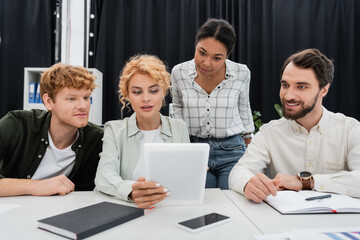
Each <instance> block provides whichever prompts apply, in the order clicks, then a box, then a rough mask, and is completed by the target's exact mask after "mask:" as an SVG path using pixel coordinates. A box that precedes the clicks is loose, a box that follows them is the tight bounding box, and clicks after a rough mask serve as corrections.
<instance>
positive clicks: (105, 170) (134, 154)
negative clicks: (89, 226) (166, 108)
mask: <svg viewBox="0 0 360 240" xmlns="http://www.w3.org/2000/svg"><path fill="white" fill-rule="evenodd" d="M169 87H170V75H169V73H168V72H167V71H166V66H165V65H164V63H163V62H162V61H161V60H160V59H159V58H157V57H156V56H151V55H136V56H134V57H132V58H130V60H129V61H128V62H127V64H126V65H125V67H124V69H123V71H122V74H121V77H120V83H119V89H120V90H119V94H120V101H121V102H122V103H123V108H122V110H123V109H124V107H125V106H126V107H129V105H131V107H132V109H133V110H134V112H135V113H134V114H133V115H132V116H130V117H129V118H125V119H123V120H116V121H109V122H107V123H106V124H105V127H104V131H105V133H104V138H103V150H102V153H101V154H100V157H101V158H100V162H99V166H98V169H97V173H96V178H95V184H96V188H97V189H98V190H99V191H101V192H104V193H106V194H109V195H112V196H115V197H117V198H119V199H122V200H125V201H134V202H135V203H136V204H137V205H138V207H140V208H148V207H150V206H152V205H154V204H156V203H158V202H160V201H162V200H163V199H164V198H165V197H166V196H168V195H169V194H170V192H169V191H168V189H166V188H163V187H161V185H160V184H159V183H156V182H150V181H146V179H145V178H144V177H143V176H144V173H145V167H144V166H145V164H144V156H143V146H144V144H145V143H150V142H155V143H172V142H178V143H179V142H189V135H188V131H187V127H186V125H185V123H184V122H183V121H181V120H176V119H172V118H169V117H165V116H162V115H161V114H160V109H161V107H162V104H163V102H164V97H165V96H166V93H167V91H168V89H169Z"/></svg>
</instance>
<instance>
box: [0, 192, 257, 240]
mask: <svg viewBox="0 0 360 240" xmlns="http://www.w3.org/2000/svg"><path fill="white" fill-rule="evenodd" d="M102 201H109V202H117V203H123V204H126V205H131V204H130V203H125V202H123V201H121V200H117V199H114V198H112V197H109V196H107V195H104V194H102V193H99V192H72V193H70V194H68V195H65V196H49V197H34V196H20V197H1V198H0V204H19V205H21V206H20V207H18V208H15V209H13V210H10V211H8V212H6V213H4V214H1V215H0V238H1V239H11V240H13V239H21V240H22V239H26V240H29V239H36V240H39V239H46V240H48V239H65V238H63V237H60V236H57V235H55V234H53V233H49V232H46V231H44V230H41V229H38V228H37V226H38V223H37V220H39V219H42V218H46V217H50V216H53V215H56V214H60V213H63V212H67V211H71V210H74V209H77V208H81V207H84V206H88V205H91V204H94V203H98V202H102ZM210 212H218V213H221V214H224V215H227V216H230V217H231V218H232V222H230V223H226V224H224V225H221V226H218V227H215V228H212V229H209V230H206V231H204V232H200V233H195V234H193V233H188V232H186V231H184V230H182V229H180V228H178V227H177V226H176V223H177V222H180V221H183V220H186V219H189V218H193V217H197V216H200V215H203V214H207V213H210ZM258 234H261V232H260V231H258V230H257V228H256V227H255V226H254V225H253V224H252V223H251V222H250V221H249V220H248V219H247V218H246V217H245V216H244V215H243V213H242V212H241V211H240V209H239V208H237V207H236V205H234V204H233V203H232V201H231V200H230V199H229V198H228V197H227V196H226V195H225V194H224V193H223V192H222V191H221V190H220V189H207V190H206V192H205V200H204V204H203V205H200V206H168V207H166V206H164V207H155V208H154V209H152V210H146V211H145V216H142V217H140V218H137V219H134V220H132V221H130V222H127V223H124V224H122V225H119V226H117V227H114V228H111V229H109V230H106V231H104V232H101V233H99V234H96V235H93V236H92V237H89V238H87V239H111V240H112V239H124V240H128V239H141V240H145V239H167V240H168V239H181V240H183V239H207V240H211V239H221V240H226V239H240V238H239V237H240V236H241V239H253V236H254V235H258Z"/></svg>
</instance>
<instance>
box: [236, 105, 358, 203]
mask: <svg viewBox="0 0 360 240" xmlns="http://www.w3.org/2000/svg"><path fill="white" fill-rule="evenodd" d="M359 136H360V123H359V122H358V121H357V120H356V119H353V118H350V117H346V116H344V115H343V114H341V113H336V114H335V113H332V112H329V111H327V110H326V109H325V108H323V116H322V117H321V119H320V121H319V123H318V124H317V125H316V126H314V127H313V128H312V129H311V131H310V133H308V132H307V130H306V129H305V128H304V127H302V126H300V125H299V124H298V123H297V122H296V121H293V120H287V119H285V118H281V119H279V120H274V121H271V122H270V123H268V124H265V125H263V126H262V127H261V128H260V131H259V132H258V133H257V134H255V136H254V138H253V140H252V141H251V144H249V147H248V148H247V150H246V153H245V155H244V156H243V157H242V158H241V159H240V160H239V162H238V163H237V164H236V165H235V166H234V168H233V169H232V171H231V173H230V176H229V186H230V188H231V189H233V190H235V191H237V192H240V193H242V194H244V187H245V185H246V183H247V182H248V181H249V180H250V178H251V177H253V176H254V175H255V174H257V173H258V172H264V170H265V168H266V167H267V165H268V170H269V177H270V178H274V177H275V175H276V173H285V174H291V175H297V173H298V172H300V171H309V172H311V173H312V174H313V177H314V189H315V190H317V191H324V192H335V193H341V194H346V195H349V196H353V197H360V137H359Z"/></svg>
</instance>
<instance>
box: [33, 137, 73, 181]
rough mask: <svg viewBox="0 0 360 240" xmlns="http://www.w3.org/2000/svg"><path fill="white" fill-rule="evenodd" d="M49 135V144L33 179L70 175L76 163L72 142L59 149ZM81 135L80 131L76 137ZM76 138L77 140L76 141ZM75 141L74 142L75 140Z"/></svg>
mask: <svg viewBox="0 0 360 240" xmlns="http://www.w3.org/2000/svg"><path fill="white" fill-rule="evenodd" d="M48 136H49V145H48V147H47V148H46V152H45V154H44V157H43V159H42V160H41V163H40V165H39V167H38V168H37V169H36V171H35V173H34V175H33V176H32V178H31V179H35V180H36V179H46V178H51V177H55V176H59V175H65V176H69V174H70V172H71V170H72V169H73V167H74V164H75V152H74V151H73V150H72V149H71V146H72V144H71V145H70V146H69V147H67V148H65V149H58V148H57V147H56V146H55V145H54V142H53V140H52V138H51V135H50V133H48ZM78 137H79V131H78V133H77V137H76V139H77V138H78ZM76 139H75V141H76ZM75 141H74V142H75Z"/></svg>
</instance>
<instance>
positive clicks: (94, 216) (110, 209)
mask: <svg viewBox="0 0 360 240" xmlns="http://www.w3.org/2000/svg"><path fill="white" fill-rule="evenodd" d="M143 215H144V210H143V209H139V208H135V207H130V206H125V205H121V204H116V203H110V202H101V203H97V204H94V205H90V206H87V207H84V208H79V209H76V210H73V211H70V212H66V213H62V214H59V215H56V216H53V217H49V218H44V219H41V220H38V222H39V226H38V227H39V228H40V229H44V230H47V231H50V232H53V233H56V234H58V235H61V236H64V237H67V238H71V239H83V238H86V237H89V236H92V235H94V234H96V233H99V232H102V231H105V230H107V229H109V228H112V227H115V226H117V225H119V224H122V223H125V222H127V221H130V220H132V219H134V218H137V217H140V216H143Z"/></svg>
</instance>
